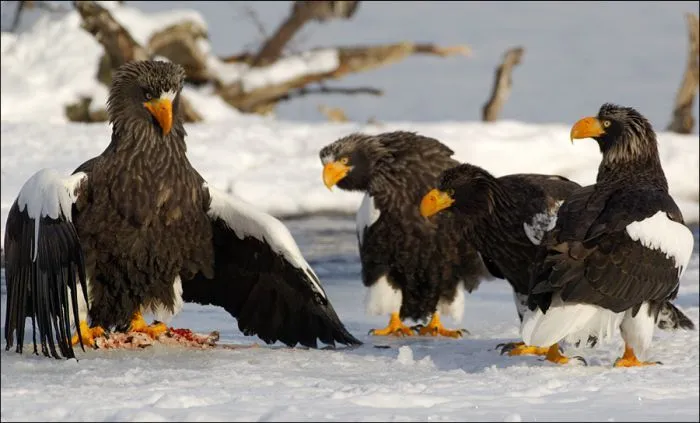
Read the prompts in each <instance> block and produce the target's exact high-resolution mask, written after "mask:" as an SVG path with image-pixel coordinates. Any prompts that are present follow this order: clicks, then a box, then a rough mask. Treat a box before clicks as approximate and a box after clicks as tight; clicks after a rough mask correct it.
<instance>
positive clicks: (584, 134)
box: [571, 116, 605, 143]
mask: <svg viewBox="0 0 700 423" xmlns="http://www.w3.org/2000/svg"><path fill="white" fill-rule="evenodd" d="M604 133H605V130H604V129H603V125H601V123H600V120H598V118H596V117H593V116H590V117H585V118H583V119H581V120H579V121H578V122H576V123H575V124H574V126H572V127H571V142H572V143H573V142H574V140H575V139H581V138H595V137H599V136H601V135H603V134H604Z"/></svg>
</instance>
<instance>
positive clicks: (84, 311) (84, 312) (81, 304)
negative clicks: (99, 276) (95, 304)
mask: <svg viewBox="0 0 700 423" xmlns="http://www.w3.org/2000/svg"><path fill="white" fill-rule="evenodd" d="M85 282H86V283H85V285H86V286H87V293H88V302H89V303H90V304H92V292H91V289H90V288H91V285H90V278H89V277H86V278H85ZM75 286H76V287H77V288H78V318H79V319H80V320H82V321H85V322H87V321H88V303H87V302H85V297H84V296H83V288H82V287H81V286H80V282H77V283H76V285H75ZM71 295H72V293H71V289H70V288H68V298H71ZM68 318H69V319H70V323H71V325H72V326H73V328H74V329H76V330H77V325H75V322H74V320H75V319H73V302H72V301H68Z"/></svg>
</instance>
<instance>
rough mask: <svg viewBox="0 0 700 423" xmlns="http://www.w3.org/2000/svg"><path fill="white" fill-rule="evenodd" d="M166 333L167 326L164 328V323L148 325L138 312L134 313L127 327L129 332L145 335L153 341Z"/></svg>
mask: <svg viewBox="0 0 700 423" xmlns="http://www.w3.org/2000/svg"><path fill="white" fill-rule="evenodd" d="M167 331H168V326H166V325H165V323H161V322H158V323H155V324H153V325H149V324H148V323H146V321H145V320H144V319H143V316H142V315H141V313H140V312H138V311H137V312H136V313H134V317H133V318H132V319H131V325H130V326H129V332H141V333H145V334H147V335H148V336H150V337H151V338H153V339H158V337H159V336H161V335H162V334H164V333H165V332H167Z"/></svg>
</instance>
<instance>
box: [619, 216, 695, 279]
mask: <svg viewBox="0 0 700 423" xmlns="http://www.w3.org/2000/svg"><path fill="white" fill-rule="evenodd" d="M626 229H627V234H628V235H629V236H630V238H632V239H633V240H635V241H639V243H641V244H642V245H643V246H645V247H647V248H650V249H652V250H659V251H661V252H663V253H664V254H666V257H667V258H671V257H673V259H674V260H675V262H676V267H677V268H678V273H679V277H680V276H682V275H683V271H684V270H685V269H686V268H687V267H688V262H689V261H690V256H691V255H692V253H693V244H694V242H695V241H694V240H693V233H692V232H690V229H688V227H686V226H685V225H683V224H682V223H678V222H674V221H673V220H671V219H669V218H668V215H667V214H666V213H665V212H663V211H659V212H657V213H656V214H655V215H653V216H651V217H648V218H646V219H644V220H641V221H638V222H632V223H630V224H629V225H627V228H626Z"/></svg>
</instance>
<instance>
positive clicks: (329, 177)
mask: <svg viewBox="0 0 700 423" xmlns="http://www.w3.org/2000/svg"><path fill="white" fill-rule="evenodd" d="M349 171H350V166H348V165H346V164H344V163H341V162H330V163H327V164H326V165H325V166H323V183H324V184H325V185H326V188H328V189H331V188H333V185H335V184H337V183H338V182H339V181H340V180H341V179H343V178H344V177H345V176H346V175H347V174H348V172H349Z"/></svg>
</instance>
